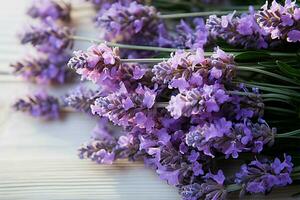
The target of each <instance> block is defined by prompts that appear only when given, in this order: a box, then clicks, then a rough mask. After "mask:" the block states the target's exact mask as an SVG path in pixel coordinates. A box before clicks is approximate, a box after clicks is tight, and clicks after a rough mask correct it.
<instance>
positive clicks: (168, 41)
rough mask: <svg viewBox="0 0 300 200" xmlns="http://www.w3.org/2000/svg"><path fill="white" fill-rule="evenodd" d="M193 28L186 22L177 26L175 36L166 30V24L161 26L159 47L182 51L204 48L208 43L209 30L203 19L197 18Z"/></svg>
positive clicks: (181, 22) (182, 21)
mask: <svg viewBox="0 0 300 200" xmlns="http://www.w3.org/2000/svg"><path fill="white" fill-rule="evenodd" d="M193 26H194V27H192V26H191V25H189V24H188V23H187V22H185V21H184V20H181V21H180V24H179V25H177V26H176V30H175V33H174V35H171V34H170V33H169V31H168V30H166V28H165V25H164V24H162V23H161V24H160V25H159V29H158V33H159V35H158V45H159V46H163V47H174V48H181V49H186V48H187V49H197V48H203V47H204V45H206V44H207V42H208V35H209V34H208V30H207V28H206V26H205V22H204V20H203V19H202V18H195V19H194V20H193Z"/></svg>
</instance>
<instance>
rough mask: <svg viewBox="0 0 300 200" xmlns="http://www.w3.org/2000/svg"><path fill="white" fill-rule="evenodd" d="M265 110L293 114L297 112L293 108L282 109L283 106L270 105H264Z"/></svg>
mask: <svg viewBox="0 0 300 200" xmlns="http://www.w3.org/2000/svg"><path fill="white" fill-rule="evenodd" d="M265 109H266V110H271V111H278V112H284V113H288V114H295V115H297V112H296V111H294V110H289V109H284V108H278V107H272V106H266V107H265Z"/></svg>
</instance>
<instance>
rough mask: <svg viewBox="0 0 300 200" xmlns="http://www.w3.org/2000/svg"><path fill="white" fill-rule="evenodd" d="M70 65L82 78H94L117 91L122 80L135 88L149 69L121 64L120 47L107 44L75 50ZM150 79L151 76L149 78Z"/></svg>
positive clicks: (98, 82)
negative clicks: (85, 49) (84, 50)
mask: <svg viewBox="0 0 300 200" xmlns="http://www.w3.org/2000/svg"><path fill="white" fill-rule="evenodd" d="M74 54H75V56H74V57H73V58H71V59H70V61H69V63H68V66H69V67H71V68H73V69H75V70H76V72H77V73H78V74H81V75H82V78H87V79H89V80H92V81H93V82H94V83H97V84H99V85H101V86H102V87H105V88H107V89H108V88H109V90H111V91H116V90H117V89H118V87H119V84H120V82H123V83H124V84H125V86H126V87H127V88H128V89H130V88H132V89H133V90H134V89H135V88H136V87H137V83H138V81H139V80H141V79H142V78H143V77H144V75H145V74H146V72H147V71H148V70H147V69H145V67H143V66H142V65H138V64H121V59H120V57H119V51H118V48H113V49H112V48H109V47H108V46H106V45H105V44H100V45H98V46H92V47H90V48H89V49H88V50H87V52H82V51H79V52H75V53H74ZM148 79H149V78H148Z"/></svg>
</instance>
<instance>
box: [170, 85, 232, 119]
mask: <svg viewBox="0 0 300 200" xmlns="http://www.w3.org/2000/svg"><path fill="white" fill-rule="evenodd" d="M228 100H229V96H228V95H227V94H226V91H225V90H224V88H223V87H222V85H220V84H215V85H204V86H203V87H201V88H195V89H192V90H187V91H184V92H182V93H179V94H178V95H176V96H172V97H171V100H170V103H169V105H168V107H167V109H168V111H169V112H170V114H171V116H173V117H174V118H175V119H178V118H179V117H181V116H186V117H190V116H192V115H207V114H208V113H212V112H218V111H219V110H220V108H221V105H222V104H224V103H225V102H227V101H228Z"/></svg>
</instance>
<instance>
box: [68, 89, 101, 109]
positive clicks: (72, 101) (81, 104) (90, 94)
mask: <svg viewBox="0 0 300 200" xmlns="http://www.w3.org/2000/svg"><path fill="white" fill-rule="evenodd" d="M99 96H100V92H99V91H97V90H96V91H95V90H91V89H87V88H85V87H82V86H81V87H78V88H76V89H75V90H74V91H72V92H70V93H69V94H68V95H66V97H65V99H64V102H65V104H66V105H67V106H69V107H72V108H74V109H75V110H77V111H80V112H84V113H91V105H92V104H93V103H94V102H95V100H96V99H97V98H99Z"/></svg>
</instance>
